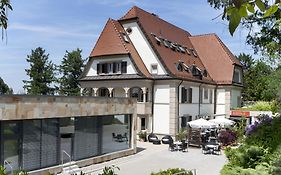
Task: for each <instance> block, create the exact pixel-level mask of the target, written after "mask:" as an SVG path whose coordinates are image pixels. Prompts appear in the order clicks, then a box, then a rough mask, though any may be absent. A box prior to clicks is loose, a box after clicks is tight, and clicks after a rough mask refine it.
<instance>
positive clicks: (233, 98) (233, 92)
mask: <svg viewBox="0 0 281 175" xmlns="http://www.w3.org/2000/svg"><path fill="white" fill-rule="evenodd" d="M238 97H239V98H241V90H239V89H232V90H231V108H237V107H240V106H238ZM239 103H241V100H240V102H239ZM239 105H241V104H239Z"/></svg>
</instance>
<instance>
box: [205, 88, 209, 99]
mask: <svg viewBox="0 0 281 175" xmlns="http://www.w3.org/2000/svg"><path fill="white" fill-rule="evenodd" d="M208 92H209V91H208V89H205V88H204V100H207V99H208V96H209V94H208Z"/></svg>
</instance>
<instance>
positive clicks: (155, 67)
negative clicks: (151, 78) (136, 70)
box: [151, 64, 158, 74]
mask: <svg viewBox="0 0 281 175" xmlns="http://www.w3.org/2000/svg"><path fill="white" fill-rule="evenodd" d="M157 66H158V65H157V64H151V74H158V68H157Z"/></svg>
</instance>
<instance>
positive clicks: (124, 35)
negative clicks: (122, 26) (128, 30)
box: [122, 32, 130, 43]
mask: <svg viewBox="0 0 281 175" xmlns="http://www.w3.org/2000/svg"><path fill="white" fill-rule="evenodd" d="M122 37H123V39H124V41H125V42H126V43H129V42H130V41H129V38H128V36H127V35H126V34H125V33H123V32H122Z"/></svg>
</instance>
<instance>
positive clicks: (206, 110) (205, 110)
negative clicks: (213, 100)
mask: <svg viewBox="0 0 281 175" xmlns="http://www.w3.org/2000/svg"><path fill="white" fill-rule="evenodd" d="M200 114H201V115H205V114H206V115H212V114H214V104H201V106H200Z"/></svg>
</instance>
